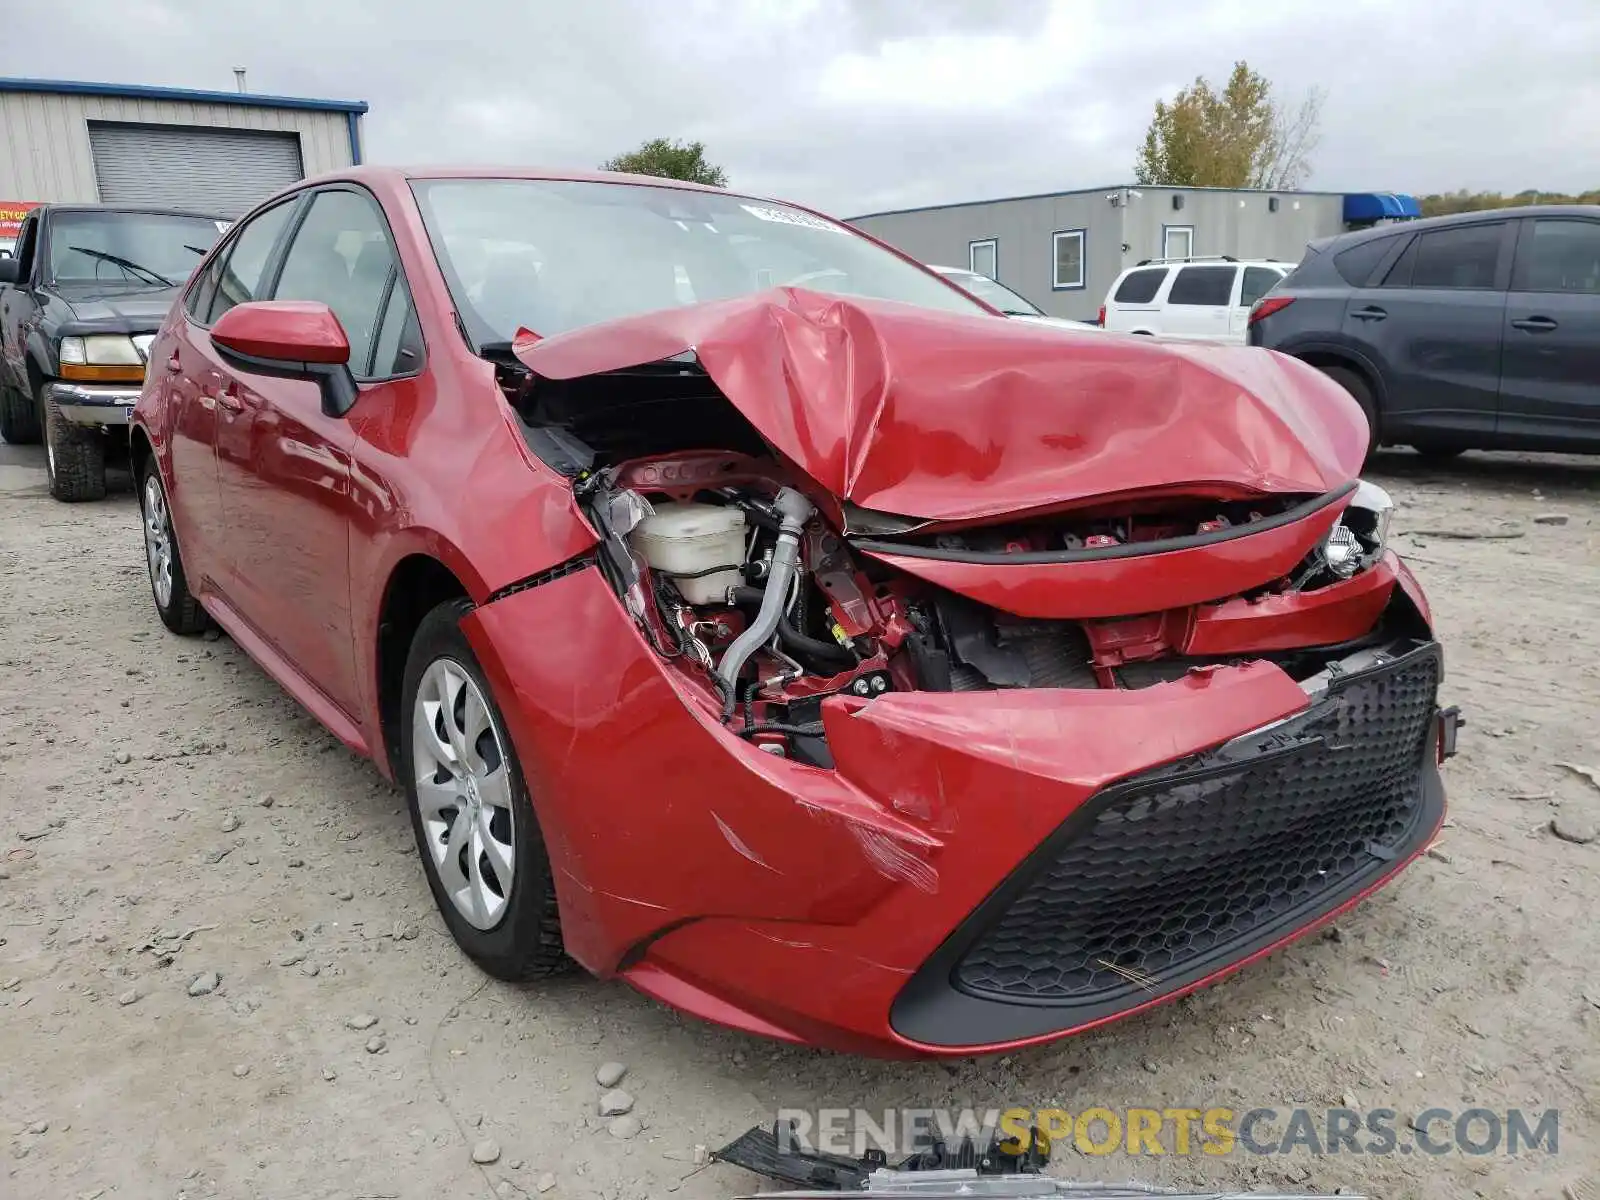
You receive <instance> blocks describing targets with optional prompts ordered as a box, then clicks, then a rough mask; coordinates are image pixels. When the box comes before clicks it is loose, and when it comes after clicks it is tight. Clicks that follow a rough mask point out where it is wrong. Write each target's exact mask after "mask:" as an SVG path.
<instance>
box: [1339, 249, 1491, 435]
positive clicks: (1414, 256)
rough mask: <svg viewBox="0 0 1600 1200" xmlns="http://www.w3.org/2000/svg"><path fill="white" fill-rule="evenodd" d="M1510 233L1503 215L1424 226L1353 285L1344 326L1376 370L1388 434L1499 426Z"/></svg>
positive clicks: (1476, 430) (1475, 430)
mask: <svg viewBox="0 0 1600 1200" xmlns="http://www.w3.org/2000/svg"><path fill="white" fill-rule="evenodd" d="M1514 233H1515V222H1513V221H1509V220H1505V219H1499V220H1489V221H1477V222H1470V223H1467V224H1459V225H1446V226H1443V227H1441V228H1437V229H1429V230H1424V231H1423V232H1420V233H1418V234H1416V235H1415V236H1413V237H1412V238H1411V240H1410V242H1409V243H1408V244H1407V245H1406V247H1405V249H1404V250H1402V251H1401V252H1400V254H1399V256H1398V257H1397V258H1396V259H1395V260H1394V263H1393V265H1392V266H1390V267H1389V268H1388V269H1387V271H1385V272H1384V273H1383V276H1382V281H1381V283H1379V284H1378V285H1377V286H1366V287H1360V288H1355V289H1353V290H1352V291H1351V293H1350V298H1349V300H1348V301H1347V302H1346V304H1345V315H1344V322H1343V326H1342V332H1343V335H1344V338H1345V340H1346V342H1347V343H1348V344H1349V345H1351V346H1352V347H1354V348H1355V349H1356V350H1357V351H1358V352H1359V353H1361V354H1363V355H1364V356H1365V357H1367V358H1368V359H1370V360H1371V361H1373V362H1374V363H1375V364H1377V366H1378V369H1379V372H1380V374H1381V376H1382V380H1383V396H1382V401H1381V403H1382V410H1383V411H1382V420H1383V425H1384V433H1385V436H1386V438H1389V437H1392V436H1393V435H1396V434H1398V435H1405V434H1407V433H1412V434H1420V435H1426V434H1427V433H1429V432H1430V431H1439V432H1442V433H1446V434H1453V433H1454V434H1459V433H1492V432H1493V430H1494V424H1495V409H1496V406H1497V405H1498V403H1499V394H1500V347H1501V342H1502V331H1503V326H1504V321H1505V307H1506V285H1507V284H1508V283H1509V281H1510V276H1511V254H1512V249H1513V243H1514V241H1515V238H1514V236H1513V235H1514ZM1398 440H1402V441H1403V440H1404V436H1401V437H1400V438H1399V439H1398Z"/></svg>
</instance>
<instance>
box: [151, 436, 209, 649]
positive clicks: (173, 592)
mask: <svg viewBox="0 0 1600 1200" xmlns="http://www.w3.org/2000/svg"><path fill="white" fill-rule="evenodd" d="M139 514H140V517H141V518H142V522H141V523H142V524H143V526H144V557H145V564H146V566H148V567H149V573H150V598H151V599H152V600H154V601H155V605H156V613H157V615H158V616H160V618H161V623H162V624H163V625H165V626H166V627H167V628H168V629H170V630H172V632H173V633H180V634H183V635H184V636H186V637H189V636H192V635H194V634H197V633H200V632H201V631H203V630H204V629H205V627H206V612H205V609H203V608H201V607H200V601H198V600H196V599H195V598H194V596H193V595H191V594H190V592H189V577H188V576H187V575H185V574H184V572H183V556H182V555H180V554H179V553H178V541H177V539H176V538H175V537H173V536H172V508H171V506H170V505H169V504H168V503H167V491H166V488H164V487H162V485H161V472H160V471H158V470H156V463H155V459H153V458H146V459H145V462H144V468H143V470H141V471H140V473H139Z"/></svg>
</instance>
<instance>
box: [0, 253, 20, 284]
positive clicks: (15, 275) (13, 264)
mask: <svg viewBox="0 0 1600 1200" xmlns="http://www.w3.org/2000/svg"><path fill="white" fill-rule="evenodd" d="M21 282H22V264H21V263H20V262H18V261H17V260H16V259H14V258H12V257H11V255H10V253H9V252H8V253H7V254H6V255H5V256H4V257H0V283H21Z"/></svg>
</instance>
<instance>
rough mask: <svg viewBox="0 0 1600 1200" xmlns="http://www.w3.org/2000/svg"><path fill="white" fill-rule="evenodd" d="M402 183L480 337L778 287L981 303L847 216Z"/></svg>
mask: <svg viewBox="0 0 1600 1200" xmlns="http://www.w3.org/2000/svg"><path fill="white" fill-rule="evenodd" d="M412 189H413V191H414V193H415V195H416V197H417V203H418V205H419V207H420V208H421V210H422V217H423V221H424V223H425V224H426V226H427V229H428V236H429V238H430V239H432V242H433V248H434V253H435V254H437V255H438V258H439V264H440V266H441V267H442V268H443V269H444V274H445V279H446V281H447V282H448V284H449V286H450V293H451V296H452V298H453V299H454V301H455V304H456V308H457V310H458V311H459V312H460V314H461V317H462V320H463V321H464V322H466V325H467V330H468V333H469V334H470V335H471V336H472V338H473V340H474V341H475V342H476V343H477V344H478V345H479V346H482V345H483V344H485V343H488V342H505V341H510V340H511V339H512V338H513V337H514V336H515V335H516V332H517V329H518V328H519V327H522V326H525V327H527V328H528V329H531V330H533V331H534V332H535V333H539V334H542V335H544V336H549V335H551V334H555V333H561V332H562V331H564V330H568V329H576V328H578V327H579V326H582V325H592V324H595V323H597V322H600V321H609V320H612V319H614V318H617V317H626V316H632V315H634V314H637V313H645V312H653V311H656V310H659V309H665V308H676V307H679V306H680V305H686V304H697V303H701V302H703V301H707V300H726V299H731V298H733V297H736V296H745V295H749V294H751V293H753V292H760V291H764V290H766V289H767V288H773V287H783V286H793V287H803V288H809V289H811V290H813V291H818V292H829V293H833V294H836V295H841V296H862V297H869V298H873V299H879V300H900V301H904V302H905V303H908V304H920V305H923V306H925V307H928V308H938V309H944V310H945V311H948V312H966V313H979V312H981V311H982V310H981V309H979V308H978V307H977V306H976V305H974V304H972V303H971V302H970V301H969V300H968V299H967V298H966V297H965V296H963V295H962V293H961V292H959V291H957V290H956V289H955V288H952V287H949V286H947V285H946V284H944V283H943V282H942V281H940V280H939V279H938V278H937V277H936V276H934V275H931V274H929V273H927V272H925V271H922V270H921V269H919V268H918V267H916V266H913V265H912V264H911V263H908V262H906V261H905V260H904V259H902V258H900V257H898V256H897V255H894V254H892V253H890V252H889V251H887V250H885V249H883V248H882V247H881V246H878V245H876V244H875V243H873V242H871V241H868V240H867V239H866V238H864V237H861V236H860V235H858V234H856V233H855V232H854V231H852V230H851V229H849V228H848V227H846V226H844V225H839V224H836V223H835V222H833V221H828V220H824V219H823V218H821V217H815V216H812V215H811V214H810V213H807V212H802V211H801V210H799V209H796V208H790V207H789V206H787V205H783V204H775V203H772V202H771V201H767V200H759V201H758V200H750V199H746V198H744V197H741V196H729V195H724V194H722V193H718V192H695V191H689V190H687V189H683V188H671V187H651V186H649V185H644V184H626V183H592V182H572V181H563V180H539V179H435V180H419V181H416V182H414V183H413V184H412Z"/></svg>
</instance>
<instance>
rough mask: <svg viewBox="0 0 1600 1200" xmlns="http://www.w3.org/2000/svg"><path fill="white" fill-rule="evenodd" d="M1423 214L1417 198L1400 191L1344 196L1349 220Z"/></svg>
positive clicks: (1345, 217) (1401, 218) (1393, 218)
mask: <svg viewBox="0 0 1600 1200" xmlns="http://www.w3.org/2000/svg"><path fill="white" fill-rule="evenodd" d="M1421 215H1422V208H1421V207H1420V206H1419V205H1418V204H1417V198H1416V197H1415V196H1405V195H1401V194H1400V193H1399V192H1352V193H1351V194H1350V195H1348V196H1346V197H1345V198H1344V219H1345V220H1346V221H1348V222H1355V221H1382V220H1385V219H1387V220H1391V221H1396V220H1404V219H1405V218H1406V217H1420V216H1421Z"/></svg>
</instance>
